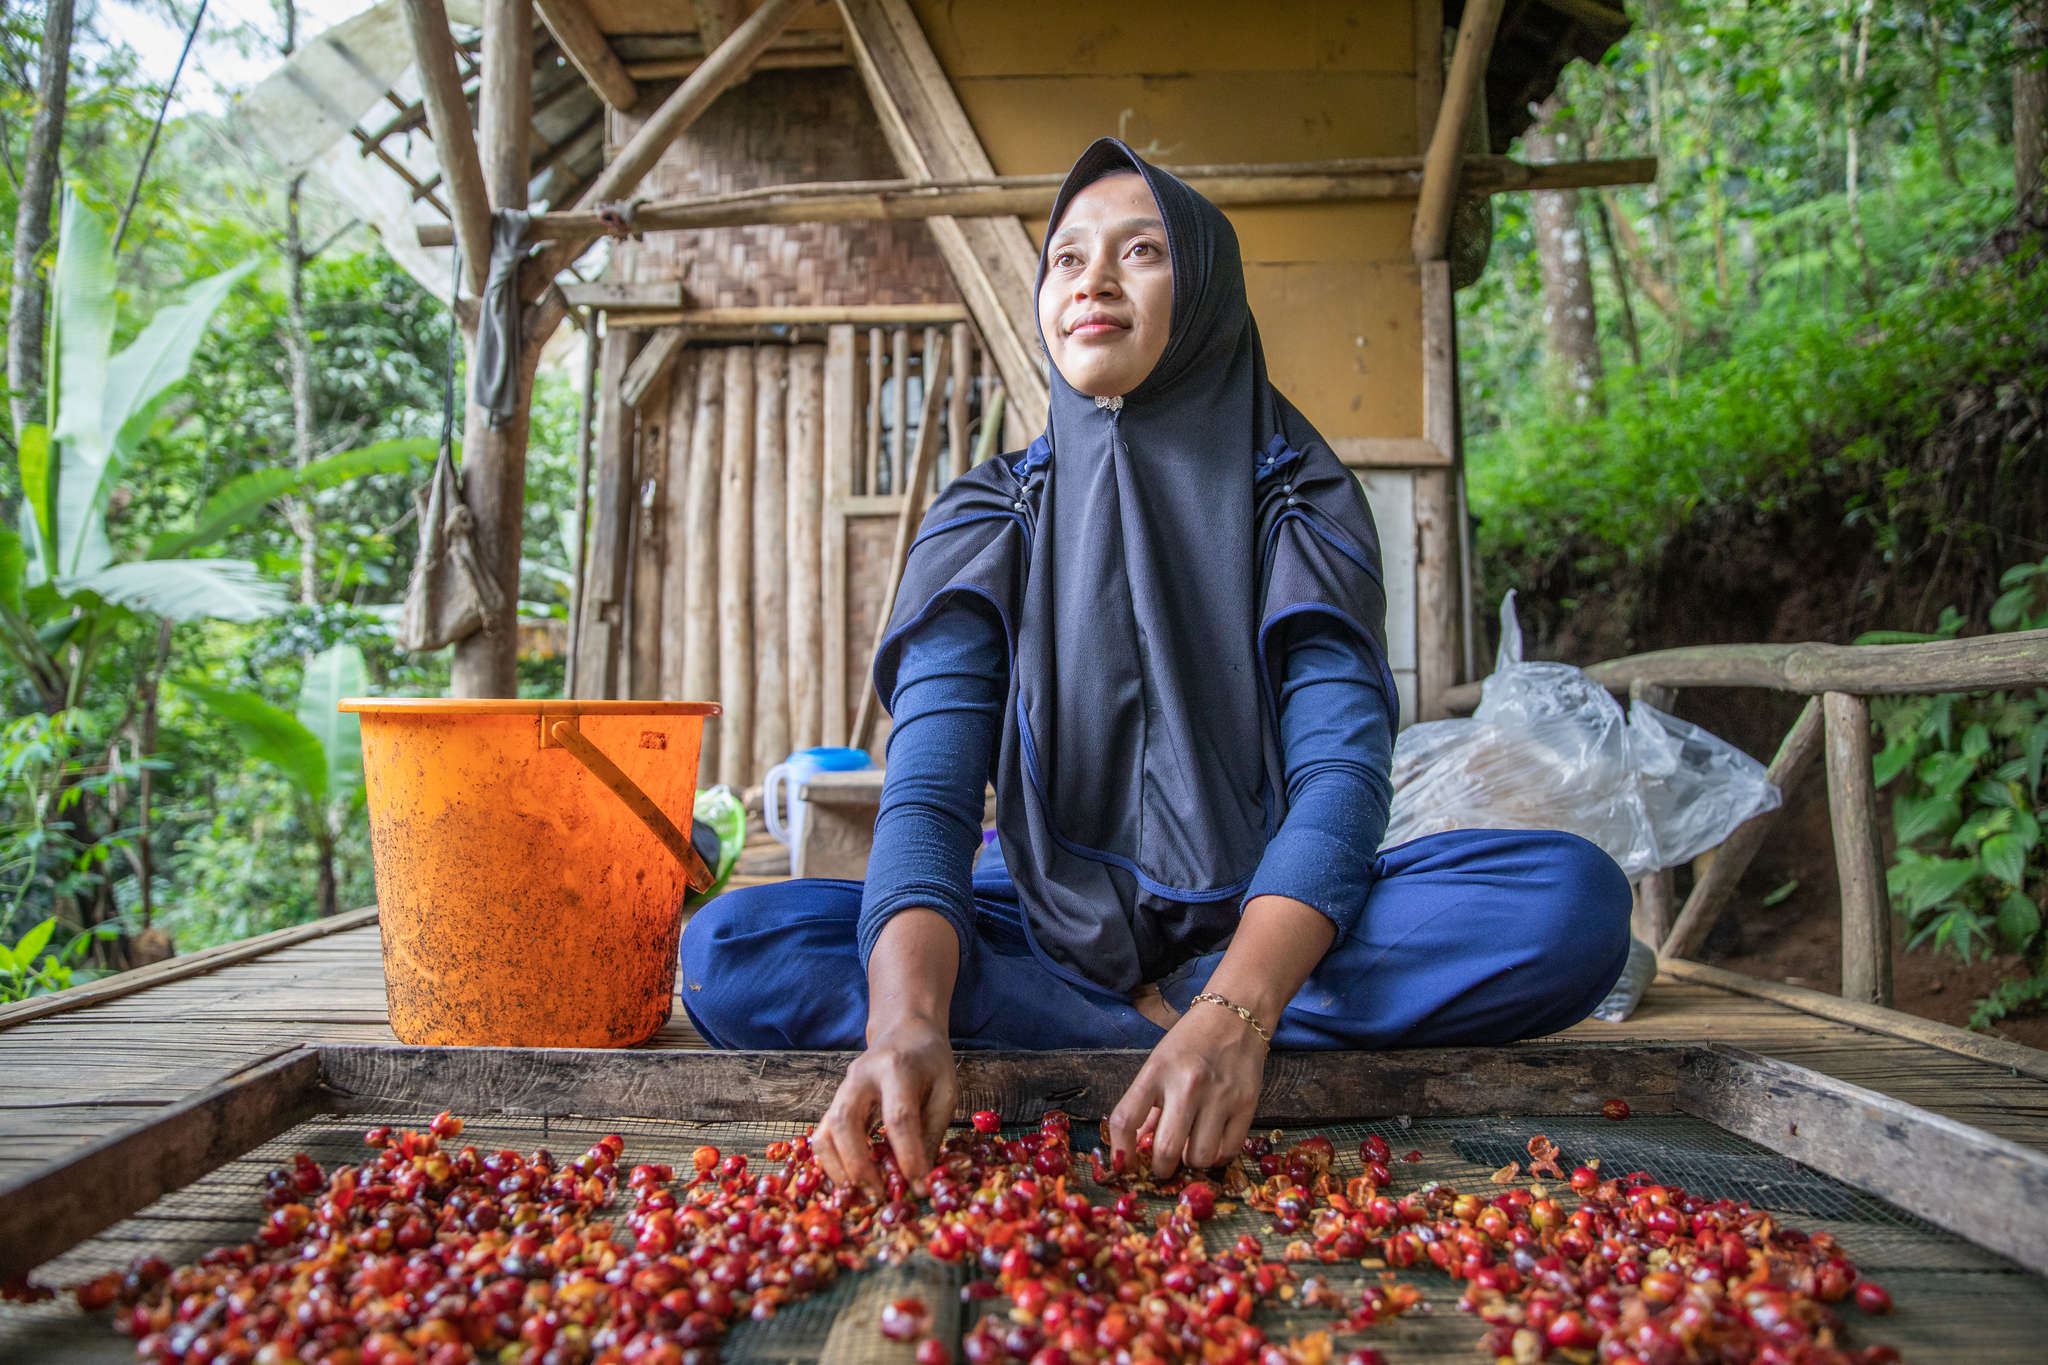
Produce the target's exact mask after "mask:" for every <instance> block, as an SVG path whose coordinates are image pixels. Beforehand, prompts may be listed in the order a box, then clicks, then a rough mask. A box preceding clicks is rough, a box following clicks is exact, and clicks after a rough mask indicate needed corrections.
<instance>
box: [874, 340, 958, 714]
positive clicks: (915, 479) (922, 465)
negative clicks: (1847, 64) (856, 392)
mask: <svg viewBox="0 0 2048 1365" xmlns="http://www.w3.org/2000/svg"><path fill="white" fill-rule="evenodd" d="M896 335H897V337H898V338H899V340H900V339H901V338H902V337H903V336H904V333H902V332H898V333H897V334H896ZM951 340H952V339H951V338H950V337H949V336H948V335H947V334H946V333H945V332H943V331H934V332H933V334H932V341H931V344H930V345H929V346H927V347H926V348H925V352H924V405H923V407H921V408H920V409H919V410H918V414H917V450H916V452H915V453H914V454H913V455H912V456H911V459H910V468H909V469H908V470H906V469H904V468H903V466H902V464H901V463H898V465H897V466H896V477H897V480H898V487H897V489H896V491H897V492H898V493H900V494H902V495H903V507H902V510H901V511H900V512H899V513H898V514H897V517H896V540H895V543H894V544H893V545H892V546H891V547H890V550H889V576H888V577H887V578H886V579H885V580H883V585H882V602H881V606H880V607H879V608H878V610H877V612H876V615H875V633H874V637H873V639H872V640H871V641H870V644H869V649H868V658H869V659H873V658H874V657H875V655H876V654H877V653H879V652H880V651H881V648H882V642H883V641H884V640H886V639H888V638H889V617H890V615H891V614H892V613H893V612H894V611H895V609H896V589H897V588H898V587H900V586H902V583H903V568H904V566H905V565H906V564H908V563H909V562H910V542H911V541H912V540H913V539H914V538H915V537H916V535H917V525H918V522H919V521H920V520H921V519H922V518H923V516H924V500H925V490H926V488H928V487H929V486H930V484H931V478H932V466H933V464H935V463H936V462H937V461H938V458H939V446H940V444H941V443H942V441H943V438H944V435H945V425H946V423H945V420H944V413H945V411H946V386H945V384H944V383H943V382H939V380H938V376H939V375H940V374H942V373H943V372H944V371H945V369H946V350H947V347H948V346H950V345H951ZM895 377H896V393H897V400H896V411H897V412H898V413H899V414H900V413H901V412H902V411H903V399H902V394H903V392H904V389H905V387H906V386H905V383H904V381H905V379H906V378H907V375H906V367H905V366H904V365H903V364H902V363H901V362H900V361H899V363H898V364H897V366H896V376H895ZM898 435H899V436H900V435H901V423H900V418H899V425H898ZM881 709H882V706H881V700H880V699H879V698H878V697H876V696H875V688H874V684H873V683H872V682H870V683H869V684H868V685H867V686H865V687H863V688H861V693H860V710H859V712H858V713H857V714H856V715H855V717H854V722H853V739H852V741H851V743H852V746H853V747H854V748H856V749H865V748H867V746H868V741H869V739H871V738H873V736H874V729H875V721H876V718H877V713H878V712H880V711H881Z"/></svg>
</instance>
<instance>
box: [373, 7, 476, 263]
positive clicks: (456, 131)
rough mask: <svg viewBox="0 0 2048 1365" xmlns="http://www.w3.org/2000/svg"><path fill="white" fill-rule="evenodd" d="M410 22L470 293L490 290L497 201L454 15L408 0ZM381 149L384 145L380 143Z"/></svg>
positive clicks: (423, 88) (436, 147)
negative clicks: (458, 62) (475, 126)
mask: <svg viewBox="0 0 2048 1365" xmlns="http://www.w3.org/2000/svg"><path fill="white" fill-rule="evenodd" d="M405 20H406V24H407V25H408V26H409V27H410V28H411V29H412V47H413V53H414V55H415V56H416V57H417V58H418V60H419V68H420V86H421V88H422V94H423V98H422V103H424V104H425V105H426V107H427V124H428V126H429V128H430V129H431V130H432V132H433V138H434V150H435V151H436V152H438V153H439V155H440V159H441V174H442V177H443V178H444V179H445V180H446V182H447V185H448V198H449V200H450V201H451V206H450V212H449V217H450V218H452V219H453V220H454V234H455V240H456V241H457V242H459V243H461V249H462V276H463V279H464V280H465V281H467V282H468V285H469V292H470V293H472V294H476V295H481V294H482V293H483V292H484V276H485V274H486V272H488V271H489V269H490V263H491V201H490V195H489V193H488V192H487V190H486V189H485V185H484V170H483V162H482V161H481V160H480V159H479V158H478V156H477V149H476V135H475V134H474V133H473V132H472V131H471V130H470V126H469V99H468V97H467V96H466V95H465V94H464V93H463V89H462V75H461V73H460V72H459V71H458V70H456V66H455V39H454V36H453V35H452V34H450V33H449V31H448V11H447V8H446V7H445V6H444V5H443V4H442V3H441V0H405ZM378 148H379V150H381V142H380V143H379V144H378Z"/></svg>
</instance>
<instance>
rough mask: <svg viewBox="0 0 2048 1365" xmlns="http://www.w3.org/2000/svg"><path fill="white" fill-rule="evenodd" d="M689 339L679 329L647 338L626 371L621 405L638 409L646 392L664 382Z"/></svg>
mask: <svg viewBox="0 0 2048 1365" xmlns="http://www.w3.org/2000/svg"><path fill="white" fill-rule="evenodd" d="M689 339H690V337H689V333H687V332H685V331H684V330H683V329H682V328H680V327H664V328H662V329H661V330H660V331H658V332H656V333H655V334H654V335H653V336H651V337H649V338H647V341H646V344H644V345H643V346H641V348H640V354H639V355H636V356H634V357H633V363H632V364H631V365H628V366H627V367H626V377H625V378H624V379H623V380H621V381H620V383H619V401H620V402H622V403H624V404H625V405H626V406H627V407H629V408H637V407H639V406H640V400H641V399H642V398H645V397H646V396H647V390H648V389H649V388H650V387H651V386H652V385H653V384H654V381H655V380H657V379H659V378H661V376H662V372H663V371H665V370H667V369H668V366H669V362H670V361H672V360H674V359H675V358H676V356H677V355H678V354H679V353H680V352H681V351H682V349H683V346H684V344H685V343H686V342H687V341H689Z"/></svg>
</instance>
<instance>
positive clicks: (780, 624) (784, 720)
mask: <svg viewBox="0 0 2048 1365" xmlns="http://www.w3.org/2000/svg"><path fill="white" fill-rule="evenodd" d="M788 384H789V348H788V347H786V346H762V347H759V348H757V349H756V350H755V351H754V502H753V514H754V571H753V579H754V677H753V687H754V765H753V766H754V771H753V774H752V776H753V778H754V779H755V780H758V779H759V778H760V777H762V776H764V775H765V774H766V773H767V771H768V770H769V769H770V768H772V767H774V766H775V765H776V764H778V763H780V762H782V760H783V759H785V758H788V757H789V750H790V744H789V601H790V590H789V589H790V584H789V547H788V545H787V544H785V543H784V541H783V530H784V524H785V522H786V521H787V520H788V517H789V492H790V490H789V464H788V461H789V452H788V451H787V450H786V449H784V442H785V441H786V440H787V439H788V431H787V430H786V428H787V426H788V419H787V415H786V413H787V409H786V406H785V401H784V400H785V395H786V393H787V390H788Z"/></svg>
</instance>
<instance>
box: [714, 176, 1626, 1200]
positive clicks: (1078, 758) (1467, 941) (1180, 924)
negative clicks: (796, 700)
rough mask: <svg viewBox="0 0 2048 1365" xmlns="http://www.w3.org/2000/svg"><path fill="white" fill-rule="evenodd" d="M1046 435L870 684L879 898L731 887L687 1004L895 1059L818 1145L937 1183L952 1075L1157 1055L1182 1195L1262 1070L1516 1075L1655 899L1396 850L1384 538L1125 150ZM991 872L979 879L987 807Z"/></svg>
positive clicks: (1484, 856)
mask: <svg viewBox="0 0 2048 1365" xmlns="http://www.w3.org/2000/svg"><path fill="white" fill-rule="evenodd" d="M1038 316H1039V328H1040V331H1041V333H1042V335H1043V338H1044V342H1045V347H1046V350H1047V352H1048V354H1049V355H1050V358H1051V361H1052V367H1053V368H1052V376H1051V382H1052V403H1051V415H1050V417H1049V419H1048V421H1047V423H1046V430H1045V433H1044V434H1043V435H1042V436H1040V437H1039V438H1038V439H1037V440H1036V441H1035V442H1033V443H1032V445H1031V448H1030V449H1029V450H1027V451H1025V452H1023V453H1022V454H1018V455H1009V456H1004V457H1003V458H1000V459H995V460H990V461H988V462H987V463H985V464H983V465H981V466H980V467H978V468H976V469H974V470H971V471H970V472H968V473H967V474H965V475H963V476H961V477H960V478H958V479H955V480H954V481H953V483H952V484H951V485H950V486H949V487H948V488H947V489H946V490H945V492H944V493H942V494H941V495H940V496H939V497H938V499H937V500H936V501H935V502H934V504H933V506H932V508H931V510H930V511H929V512H928V513H927V514H926V516H925V519H924V526H923V529H922V531H921V533H920V535H919V537H918V539H917V541H916V543H915V545H914V546H913V548H912V550H911V555H910V561H909V566H908V569H907V571H906V573H905V577H904V581H903V585H902V588H901V590H900V592H899V594H898V596H897V600H896V605H895V612H894V615H893V617H892V618H891V620H890V624H889V631H888V635H887V639H886V642H885V643H884V645H883V647H882V650H881V652H880V654H879V656H878V657H877V658H876V660H875V683H876V687H877V689H878V690H879V692H880V694H881V696H882V697H883V698H884V699H885V700H886V701H887V702H888V703H889V709H890V713H891V715H892V716H893V717H894V721H895V728H894V729H893V731H892V732H891V734H890V736H889V745H888V771H887V775H886V777H885V779H884V781H883V787H882V808H881V816H880V819H879V820H878V821H877V822H876V826H875V843H874V851H873V854H872V857H871V859H870V862H869V876H868V880H867V882H866V883H865V884H862V883H860V882H847V881H822V880H805V881H792V882H786V883H782V884H779V885H771V886H761V887H755V888H751V889H747V890H742V891H734V892H730V893H728V894H726V895H724V896H722V897H720V898H718V899H717V900H714V901H712V902H711V903H710V904H709V905H707V906H706V907H705V908H704V909H702V910H700V911H698V912H697V915H696V917H695V918H694V919H693V920H692V921H691V922H690V924H689V926H688V928H687V929H686V930H685V932H684V934H683V940H682V963H681V972H682V991H681V993H682V998H683V1002H684V1004H685V1006H686V1008H687V1009H688V1011H689V1014H690V1017H691V1020H692V1021H693V1022H694V1023H695V1024H696V1026H697V1029H698V1031H699V1032H700V1033H702V1034H703V1036H704V1037H705V1039H706V1040H707V1041H709V1042H710V1043H712V1044H713V1045H714V1046H717V1047H730V1048H844V1049H864V1051H862V1055H861V1056H860V1057H859V1058H857V1059H856V1060H855V1061H854V1062H853V1064H852V1065H851V1067H850V1068H849V1069H848V1071H847V1074H846V1079H845V1081H844V1082H843V1083H842V1084H841V1086H840V1088H839V1091H838V1094H837V1096H836V1097H835V1098H834V1100H833V1101H832V1105H831V1107H830V1109H829V1110H828V1111H827V1113H826V1114H825V1116H824V1120H823V1122H822V1123H821V1124H820V1126H819V1128H818V1131H817V1133H816V1135H815V1137H814V1139H813V1141H814V1143H815V1146H816V1150H817V1152H818V1155H819V1158H820V1160H821V1161H822V1162H823V1163H824V1165H825V1168H826V1170H827V1172H828V1173H829V1174H831V1175H832V1176H833V1178H834V1179H837V1180H841V1181H845V1180H855V1181H859V1182H861V1183H863V1184H868V1185H871V1186H873V1185H876V1184H878V1173H877V1171H876V1168H875V1165H874V1162H873V1161H872V1160H871V1158H870V1156H869V1151H868V1141H867V1134H868V1131H869V1129H870V1127H871V1125H872V1123H873V1122H874V1121H875V1119H877V1118H878V1117H879V1118H880V1119H881V1120H883V1121H885V1122H886V1123H887V1125H888V1131H889V1138H890V1142H891V1148H892V1150H893V1152H894V1153H895V1155H896V1158H897V1160H898V1162H899V1163H900V1165H901V1166H902V1169H903V1172H904V1174H905V1175H906V1177H909V1178H911V1179H915V1178H917V1177H919V1176H921V1175H922V1174H924V1172H925V1171H926V1170H927V1169H928V1167H929V1161H930V1155H931V1153H932V1152H933V1151H935V1150H936V1148H937V1145H938V1143H939V1141H940V1139H941V1138H942V1137H943V1136H944V1133H945V1128H946V1124H947V1122H948V1120H949V1119H950V1118H951V1116H952V1112H953V1104H954V1098H955V1080H954V1067H953V1051H952V1049H953V1047H954V1046H956V1045H958V1046H962V1047H1002V1048H1075V1047H1123V1048H1146V1049H1149V1050H1150V1054H1151V1055H1150V1056H1149V1058H1148V1059H1147V1060H1146V1062H1145V1064H1144V1066H1143V1068H1142V1069H1141V1070H1140V1072H1139V1074H1138V1078H1137V1080H1136V1081H1135V1082H1134V1083H1133V1085H1132V1086H1131V1088H1130V1090H1129V1092H1128V1093H1127V1094H1126V1095H1125V1096H1124V1097H1123V1099H1122V1101H1121V1102H1120V1103H1119V1104H1118V1106H1117V1108H1116V1110H1115V1113H1114V1114H1113V1115H1112V1117H1111V1121H1110V1128H1111V1137H1112V1142H1113V1144H1114V1146H1115V1147H1116V1149H1117V1150H1119V1151H1128V1150H1129V1149H1130V1148H1131V1147H1132V1146H1133V1145H1134V1143H1135V1141H1136V1138H1137V1135H1138V1134H1139V1133H1140V1132H1143V1131H1147V1130H1150V1131H1151V1132H1152V1134H1153V1162H1154V1168H1155V1170H1157V1171H1158V1172H1160V1173H1161V1174H1169V1173H1171V1171H1172V1170H1173V1169H1174V1168H1175V1167H1176V1166H1177V1165H1178V1164H1179V1163H1181V1162H1183V1161H1185V1162H1190V1163H1193V1164H1196V1165H1211V1164H1214V1163H1215V1162H1217V1161H1218V1160H1220V1159H1221V1158H1223V1157H1224V1156H1226V1155H1228V1154H1230V1153H1233V1152H1235V1151H1237V1150H1238V1147H1239V1144H1241V1143H1242V1141H1243V1140H1244V1137H1245V1135H1246V1133H1247V1131H1248V1130H1249V1128H1250V1125H1251V1122H1252V1116H1253V1109H1254V1106H1255V1104H1256V1102H1257V1098H1258V1094H1259V1086H1260V1081H1261V1077H1262V1075H1263V1069H1264V1065H1265V1057H1266V1052H1267V1049H1268V1048H1269V1047H1280V1048H1388V1047H1412V1046H1423V1045H1444V1044H1482V1045H1483V1044H1494V1043H1506V1042H1510V1041H1512V1040H1514V1039H1517V1038H1526V1037H1532V1036H1535V1035H1539V1034H1544V1033H1550V1032H1554V1031H1556V1030H1558V1029H1562V1028H1565V1027H1568V1026H1569V1025H1571V1024H1573V1023H1576V1022H1577V1021H1578V1020H1580V1019H1582V1018H1584V1017H1585V1016H1586V1015H1587V1014H1588V1013H1590V1012H1591V1010H1592V1009H1593V1007H1594V1005H1595V1004H1597V1003H1598V1002H1599V1000H1600V999H1601V997H1602V996H1603V995H1604V994H1605V993H1606V991H1607V989H1608V988H1609V987H1610V986H1611V985H1612V984H1613V982H1614V981H1615V979H1616V978H1617V977H1618V976H1619V975H1620V973H1621V968H1622V964H1623V962H1624V961H1625V960H1626V958H1627V952H1628V909H1629V889H1628V885H1627V883H1626V881H1625V880H1624V878H1623V876H1622V873H1621V869H1620V868H1618V867H1617V866H1616V865H1615V864H1614V862H1613V860H1612V859H1610V858H1609V857H1608V856H1607V855H1606V854H1604V853H1602V852H1601V851H1600V850H1599V849H1598V848H1596V847H1595V846H1594V845H1592V844H1590V843H1588V842H1586V841H1585V840H1583V839H1580V838H1578V837H1576V836H1573V835H1569V834H1559V833H1547V832H1531V831H1526V830H1460V831H1453V832H1450V833H1445V834H1436V835H1431V836H1429V837H1427V838H1422V839H1417V840H1414V841H1413V842H1411V843H1407V844H1402V845H1400V846H1398V847H1395V848H1387V849H1382V848H1380V847H1379V843H1380V839H1381V836H1382V835H1383V834H1384V833H1385V831H1386V827H1387V807H1388V800H1389V784H1388V769H1389V764H1390V759H1391V753H1392V747H1393V729H1394V718H1395V716H1396V714H1397V712H1398V702H1397V700H1396V697H1395V692H1394V686H1393V680H1392V677H1391V675H1390V674H1389V673H1388V671H1387V664H1386V644H1385V638H1384V632H1385V617H1386V598H1385V591H1384V588H1383V585H1382V583H1381V577H1380V555H1379V540H1378V535H1377V533H1376V531H1375V530H1374V528H1373V522H1372V516H1371V514H1370V512H1369V511H1368V510H1367V508H1366V504H1365V499H1364V496H1363V495H1362V493H1361V492H1360V490H1359V486H1358V482H1357V480H1356V479H1355V478H1353V476H1352V475H1351V474H1350V472H1349V471H1347V470H1346V469H1345V468H1344V466H1343V465H1342V464H1341V463H1339V461H1338V460H1337V458H1336V456H1335V455H1334V454H1332V452H1331V450H1330V447H1329V445H1328V443H1327V442H1325V441H1324V440H1323V439H1322V437H1320V436H1319V435H1317V433H1316V431H1315V429H1314V428H1313V427H1312V426H1310V425H1309V423H1308V422H1307V420H1306V419H1304V418H1303V417H1302V415H1301V414H1300V413H1299V412H1298V411H1296V410H1295V408H1294V406H1293V405H1292V404H1290V403H1289V402H1288V401H1287V400H1286V399H1285V398H1284V397H1282V396H1281V394H1280V393H1279V391H1278V390H1277V389H1275V388H1274V387H1273V385H1272V384H1271V383H1270V382H1269V381H1268V379H1267V377H1266V365H1265V357H1264V354H1263V352H1262V350H1261V348H1260V345H1259V333H1258V329H1257V327H1256V325H1255V324H1254V323H1253V321H1252V316H1251V312H1250V310H1249V308H1248V306H1247V303H1246V299H1245V284H1244V271H1243V267H1242V264H1241V262H1240V260H1239V257H1238V248H1237V238H1236V235H1235V234H1234V233H1233V231H1232V230H1231V226H1230V223H1229V220H1228V219H1226V218H1225V217H1224V216H1223V214H1222V213H1221V212H1220V211H1219V210H1218V209H1217V208H1216V207H1215V206H1214V205H1212V204H1211V203H1209V202H1208V201H1207V200H1206V199H1203V198H1202V197H1201V196H1200V195H1199V194H1197V193H1195V192H1194V191H1193V190H1192V189H1190V188H1189V187H1188V186H1187V185H1185V184H1184V183H1182V182H1181V181H1180V180H1178V179H1176V178H1175V177H1173V176H1172V175H1170V174H1167V173H1166V172H1164V171H1161V170H1159V169H1157V168H1156V167H1153V166H1150V165H1148V164H1146V163H1145V162H1143V161H1141V160H1140V159H1139V158H1138V157H1137V155H1136V154H1135V153H1133V152H1132V151H1131V150H1130V149H1129V148H1128V147H1126V146H1124V145H1123V144H1122V143H1120V142H1117V141H1115V140H1113V139H1107V138H1105V139H1103V140H1102V141H1099V142H1097V143H1095V144H1094V145H1093V146H1091V147H1089V148H1088V150H1087V151H1086V152H1084V153H1083V154H1082V156H1081V159H1080V160H1079V161H1078V162H1077V163H1076V164H1075V166H1074V169H1073V170H1072V171H1071V172H1070V173H1069V174H1068V177H1067V180H1066V183H1065V185H1064V186H1063V187H1062V188H1061V190H1060V193H1059V197H1058V200H1057V202H1056V203H1055V205H1054V208H1053V213H1052V221H1051V227H1050V230H1049V231H1048V233H1047V236H1046V244H1045V250H1044V253H1043V255H1042V257H1041V259H1040V263H1039V288H1038ZM991 778H992V779H993V781H994V783H995V787H996V793H997V811H998V834H999V838H998V841H997V843H996V844H995V845H994V846H993V847H990V848H989V849H988V850H987V852H986V854H984V855H983V856H981V858H980V860H979V862H978V863H977V862H976V854H977V853H979V852H980V851H981V849H982V839H981V811H982V793H983V787H984V784H985V783H986V782H987V781H989V780H990V779H991Z"/></svg>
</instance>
